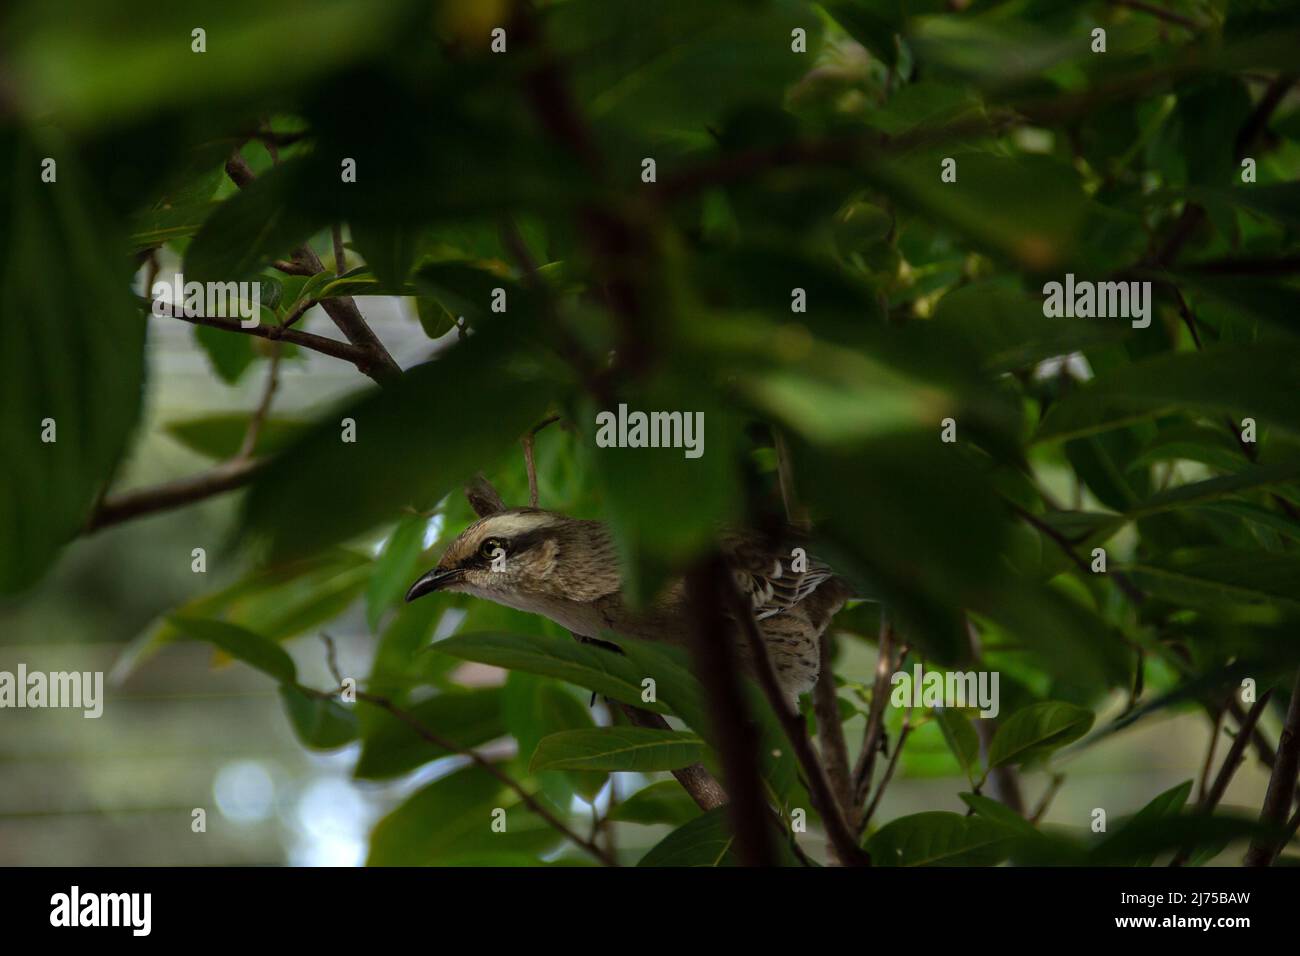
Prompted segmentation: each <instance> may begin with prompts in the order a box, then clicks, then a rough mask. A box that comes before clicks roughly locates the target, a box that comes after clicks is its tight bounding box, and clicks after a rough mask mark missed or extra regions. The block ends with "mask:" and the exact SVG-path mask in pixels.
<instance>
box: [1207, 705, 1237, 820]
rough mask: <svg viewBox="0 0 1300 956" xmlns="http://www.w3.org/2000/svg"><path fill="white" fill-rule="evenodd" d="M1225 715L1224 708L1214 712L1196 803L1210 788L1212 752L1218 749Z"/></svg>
mask: <svg viewBox="0 0 1300 956" xmlns="http://www.w3.org/2000/svg"><path fill="white" fill-rule="evenodd" d="M1226 713H1227V709H1226V708H1224V707H1220V708H1218V709H1217V710H1215V711H1214V730H1213V732H1212V733H1211V734H1210V746H1209V747H1207V748H1206V749H1205V763H1204V764H1202V765H1201V782H1200V784H1199V785H1198V786H1197V788H1196V799H1197V802H1200V801H1201V800H1204V799H1205V794H1206V792H1207V790H1208V789H1209V786H1210V768H1211V767H1213V766H1214V752H1215V751H1216V750H1218V749H1219V735H1220V734H1222V733H1223V716H1224V714H1226ZM1248 736H1249V735H1248Z"/></svg>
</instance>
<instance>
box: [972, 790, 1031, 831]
mask: <svg viewBox="0 0 1300 956" xmlns="http://www.w3.org/2000/svg"><path fill="white" fill-rule="evenodd" d="M957 796H959V797H961V799H962V802H963V803H964V804H966V806H968V807H970V808H971V809H972V810H974V811H975V812H976V813H977V814H978V815H979V816H981V817H983V818H984V819H985V820H988V821H989V822H990V823H996V824H998V825H1000V826H1003V827H1006V828H1007V829H1008V830H1011V831H1013V832H1016V833H1018V834H1020V835H1021V836H1025V837H1030V838H1033V837H1036V836H1038V835H1039V834H1038V828H1037V827H1035V826H1034V825H1033V824H1032V823H1030V822H1029V821H1028V820H1026V819H1025V818H1024V817H1022V816H1021V815H1020V814H1018V813H1016V811H1014V810H1012V809H1011V808H1010V807H1008V806H1007V805H1006V804H1004V803H998V802H997V801H996V800H990V799H989V798H988V797H984V796H980V795H979V794H977V793H959V794H957Z"/></svg>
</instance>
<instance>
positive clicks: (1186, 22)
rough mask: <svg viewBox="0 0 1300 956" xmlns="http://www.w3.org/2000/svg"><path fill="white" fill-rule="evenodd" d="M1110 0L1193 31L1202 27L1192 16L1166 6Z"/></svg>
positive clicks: (1117, 4)
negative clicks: (1168, 8)
mask: <svg viewBox="0 0 1300 956" xmlns="http://www.w3.org/2000/svg"><path fill="white" fill-rule="evenodd" d="M1110 2H1111V4H1112V5H1113V6H1116V7H1127V8H1128V9H1130V10H1136V11H1138V12H1140V13H1146V14H1149V15H1151V16H1153V17H1155V18H1156V19H1158V20H1164V21H1166V22H1168V23H1176V24H1178V25H1179V26H1180V27H1184V28H1185V29H1188V30H1191V31H1192V32H1193V33H1195V32H1196V31H1197V30H1199V29H1201V25H1200V24H1199V23H1197V22H1196V21H1195V20H1193V19H1192V18H1191V17H1185V16H1183V15H1182V14H1181V13H1176V12H1174V11H1173V10H1166V9H1165V8H1164V7H1157V6H1156V5H1155V4H1151V3H1144V2H1143V0H1110Z"/></svg>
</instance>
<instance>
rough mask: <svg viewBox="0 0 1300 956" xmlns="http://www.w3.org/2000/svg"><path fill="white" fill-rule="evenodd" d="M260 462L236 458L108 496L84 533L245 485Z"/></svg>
mask: <svg viewBox="0 0 1300 956" xmlns="http://www.w3.org/2000/svg"><path fill="white" fill-rule="evenodd" d="M261 465H262V463H261V462H260V461H249V460H235V459H232V460H231V461H228V462H223V463H222V464H220V465H217V466H216V467H215V468H212V469H211V470H209V471H205V472H201V473H199V474H197V475H191V476H190V477H187V478H181V479H178V480H176V481H171V482H167V483H165V484H161V485H154V486H152V487H149V488H141V489H138V490H136V491H124V492H122V493H120V494H116V495H106V496H105V497H104V498H103V499H102V500H101V501H100V503H99V506H98V507H97V508H96V509H95V511H94V513H93V514H92V515H91V516H90V518H89V520H88V521H87V522H86V526H85V528H83V529H82V533H83V534H89V533H91V532H94V531H98V530H99V529H101V528H107V527H108V526H110V525H115V524H121V523H122V522H123V521H130V520H131V519H132V518H139V517H141V516H143V515H148V514H154V513H156V512H159V511H167V510H169V509H171V508H179V507H181V506H182V505H188V504H193V503H194V502H196V501H202V500H204V499H205V498H211V497H213V496H214V495H219V494H222V493H224V492H227V491H234V490H235V489H236V488H241V487H243V486H244V485H246V484H248V482H249V481H250V480H251V479H252V478H253V476H254V475H255V474H256V473H257V470H258V469H259V468H260V467H261Z"/></svg>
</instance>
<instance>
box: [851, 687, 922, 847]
mask: <svg viewBox="0 0 1300 956" xmlns="http://www.w3.org/2000/svg"><path fill="white" fill-rule="evenodd" d="M911 732H912V708H911V707H909V708H908V709H907V716H906V717H904V718H903V727H902V729H901V730H899V732H898V743H896V744H895V745H894V752H893V754H891V755H890V757H889V765H888V766H886V767H885V775H884V776H883V777H881V778H880V786H878V787H876V795H875V796H874V797H872V798H871V802H870V803H869V804H867V809H866V811H865V812H864V813H863V814H862V823H861V824H860V826H861V828H862V829H863V830H866V828H867V825H868V824H869V823H870V822H871V818H872V817H873V816H875V813H876V807H878V806H879V805H880V798H881V797H883V796H884V795H885V788H886V787H888V786H889V781H890V780H892V779H894V771H895V770H896V769H897V768H898V761H899V758H900V757H902V755H903V744H905V743H907V737H908V735H909V734H910V733H911Z"/></svg>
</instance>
